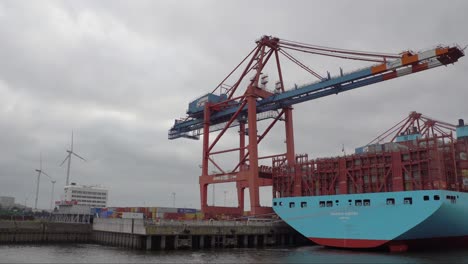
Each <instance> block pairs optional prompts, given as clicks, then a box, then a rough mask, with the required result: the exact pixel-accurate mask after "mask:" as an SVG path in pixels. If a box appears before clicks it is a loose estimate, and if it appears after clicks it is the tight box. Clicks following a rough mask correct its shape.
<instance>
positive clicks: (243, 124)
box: [0, 36, 468, 251]
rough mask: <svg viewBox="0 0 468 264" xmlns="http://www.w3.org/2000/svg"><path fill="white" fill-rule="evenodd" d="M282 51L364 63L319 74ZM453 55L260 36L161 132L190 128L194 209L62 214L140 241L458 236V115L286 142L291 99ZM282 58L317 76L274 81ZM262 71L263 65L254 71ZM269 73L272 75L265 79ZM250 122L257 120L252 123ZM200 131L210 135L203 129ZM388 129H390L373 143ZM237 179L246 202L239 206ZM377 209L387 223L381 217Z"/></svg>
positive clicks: (463, 140)
mask: <svg viewBox="0 0 468 264" xmlns="http://www.w3.org/2000/svg"><path fill="white" fill-rule="evenodd" d="M293 52H300V53H301V54H313V55H320V56H329V57H334V58H341V59H346V60H359V61H365V62H369V63H371V65H370V66H368V67H366V68H362V69H358V70H355V71H352V72H344V71H343V70H340V74H339V75H338V76H331V75H330V74H329V73H328V74H327V75H326V76H322V75H320V74H318V73H317V72H315V71H314V70H312V69H311V68H310V67H308V66H306V65H305V64H304V63H302V62H301V60H300V59H299V58H298V57H296V56H293V55H292V54H293ZM463 56H464V51H463V50H462V49H461V48H459V47H458V46H456V45H455V46H437V47H435V48H433V49H429V50H423V51H420V52H413V51H403V52H401V53H400V54H389V53H380V52H364V51H356V50H345V49H336V48H328V47H323V46H316V45H310V44H305V43H300V42H296V41H289V40H284V39H280V38H276V37H271V36H262V37H261V38H260V39H258V40H257V41H256V46H255V47H254V48H253V49H252V50H251V52H250V53H249V54H248V55H247V56H246V57H245V58H244V59H243V60H242V61H241V63H240V64H239V65H238V66H237V67H236V68H235V69H234V70H233V71H232V72H231V73H230V74H229V75H228V76H226V78H224V79H223V80H222V81H221V83H220V84H219V85H218V86H217V87H216V88H215V89H214V90H213V91H211V92H209V93H206V94H204V95H203V96H201V97H199V98H197V99H196V100H194V101H192V102H190V103H189V104H188V110H187V112H186V116H185V117H183V118H179V119H177V120H175V122H174V125H173V127H171V128H170V130H169V132H168V138H169V139H170V140H175V139H179V138H186V139H193V140H198V139H200V136H202V148H203V151H202V153H203V154H202V158H201V159H202V165H201V169H202V173H201V176H200V177H199V184H200V203H201V209H200V210H198V209H192V208H167V207H114V208H111V207H103V208H92V209H91V210H90V212H86V214H87V215H89V217H87V218H76V217H75V218H74V219H86V221H85V222H88V223H87V225H92V227H90V228H89V232H88V231H87V232H88V233H87V234H88V237H87V239H89V240H90V241H96V242H99V243H107V244H110V245H116V246H125V247H131V248H145V249H148V250H152V249H169V248H171V249H178V248H206V247H241V246H259V245H261V246H268V245H285V244H291V243H294V244H297V243H303V242H304V241H308V240H310V241H313V242H314V243H317V244H320V245H325V246H331V247H338V248H340V247H341V248H359V249H363V248H366V249H368V248H379V247H383V248H386V249H389V250H390V251H406V250H408V249H412V248H417V246H418V245H420V244H421V243H419V242H424V244H425V245H429V246H430V245H431V243H439V241H442V240H443V241H445V242H447V243H448V244H457V243H458V244H460V242H461V244H463V243H465V242H466V238H467V237H468V225H467V224H466V221H459V219H465V218H466V216H467V215H468V195H467V194H466V193H467V192H468V160H467V152H468V144H467V142H468V141H467V139H468V126H465V124H464V121H463V120H462V119H460V120H459V123H458V125H452V124H450V123H447V122H443V121H439V120H436V119H433V118H430V117H427V116H425V115H423V114H421V113H418V112H411V113H410V114H409V116H408V117H407V118H405V119H404V120H402V121H401V122H400V123H398V124H397V125H395V126H394V127H392V128H390V129H389V130H388V131H387V132H386V133H384V134H382V135H381V136H379V137H377V138H376V139H375V140H373V141H371V142H370V143H369V144H367V145H365V146H358V147H357V148H356V152H355V153H354V154H351V155H344V156H342V157H331V158H319V159H311V160H309V158H308V155H305V154H300V155H298V154H296V153H295V145H294V144H295V143H294V129H293V108H292V106H293V105H295V104H298V103H302V102H306V101H311V100H315V99H318V98H323V97H326V96H329V95H336V94H340V93H343V92H345V91H349V90H353V89H357V88H361V87H365V86H368V85H372V84H375V83H379V82H384V81H388V80H392V79H394V78H399V77H403V76H406V75H410V74H414V73H418V72H421V71H426V70H430V69H433V68H436V67H439V66H447V65H451V64H454V63H456V62H457V61H458V59H460V58H461V57H463ZM285 59H286V60H289V61H290V62H292V63H294V64H296V65H297V66H299V68H301V69H303V70H305V71H306V72H308V73H310V75H311V76H313V77H314V78H316V79H317V80H316V81H314V82H311V83H309V84H306V85H299V86H297V85H296V86H295V87H292V88H288V87H285V81H284V79H283V72H282V64H281V63H280V62H281V61H284V60H285ZM269 62H270V64H268V63H269ZM267 64H268V65H267ZM267 70H269V71H271V73H270V72H269V74H266V71H267ZM272 78H276V80H277V81H275V83H274V85H273V86H272V87H270V86H269V85H268V83H269V79H272ZM455 118H456V117H454V119H455ZM458 118H459V117H458ZM260 121H265V122H267V121H268V124H267V125H266V126H262V125H260V124H258V123H260ZM299 122H301V120H299ZM279 123H284V138H285V143H286V144H285V145H286V148H285V150H284V152H282V153H279V154H269V155H266V156H262V155H261V154H260V153H261V147H262V146H263V145H261V143H262V141H263V140H264V139H265V137H266V136H267V135H268V134H269V132H270V131H271V129H272V128H273V127H274V126H275V125H277V124H279ZM262 129H263V131H261V130H262ZM230 130H235V131H236V132H235V133H234V134H236V137H237V139H238V141H237V142H235V144H236V145H235V146H233V147H231V148H225V146H226V145H229V144H232V137H228V134H229V133H228V131H230ZM214 132H216V133H214ZM212 133H213V134H214V138H210V135H211V134H212ZM231 135H232V133H231ZM237 135H238V136H237ZM389 135H390V136H389ZM388 137H391V139H390V140H389V141H388V142H383V140H385V139H388ZM223 143H229V144H223ZM227 154H229V155H235V156H236V157H237V158H236V159H235V160H232V159H230V160H229V161H230V162H231V163H232V164H230V165H227V166H226V164H225V163H224V162H220V160H223V159H227V158H225V157H223V155H227ZM265 163H266V164H270V165H264V164H265ZM221 183H223V184H225V183H232V184H235V186H236V190H237V200H238V203H237V204H238V206H237V207H226V206H214V205H211V206H210V205H208V186H209V185H216V184H221ZM267 186H268V187H271V188H272V196H273V207H265V206H262V205H261V204H260V188H261V187H267ZM246 189H248V192H249V199H250V201H248V204H249V209H248V211H247V210H246V208H244V204H245V201H244V196H245V191H246ZM400 200H401V201H400ZM420 200H421V201H420ZM424 201H426V202H424ZM409 205H412V207H411V206H409ZM389 218H390V219H393V220H392V221H393V223H394V224H392V225H384V224H382V223H385V220H386V219H389ZM59 219H61V220H62V221H63V219H65V218H63V216H62V218H56V219H55V222H56V224H59V223H57V222H60V220H59ZM457 219H458V220H457ZM53 224H54V223H47V224H45V223H44V224H42V226H41V227H37V228H38V229H37V230H40V229H41V228H42V234H43V235H42V237H41V238H40V239H42V240H44V236H45V237H47V235H46V234H47V230H49V228H48V226H49V225H53ZM443 226H446V228H445V229H443V228H442V227H443ZM447 226H448V227H447ZM33 229H34V228H32V229H31V230H33ZM65 229H66V228H65ZM65 229H61V230H62V231H63V232H62V233H61V234H62V237H61V239H64V240H66V238H65V237H70V236H67V235H64V234H68V233H67V232H69V230H65ZM14 230H17V231H18V230H23V229H22V227H21V225H18V223H15V225H13V226H9V227H6V228H5V227H1V226H0V241H3V242H11V241H12V240H14V241H17V242H19V241H28V239H29V240H30V239H31V238H30V237H28V238H24V239H23V240H22V239H21V238H18V236H15V235H13V234H14V232H15V231H14ZM34 230H35V229H34ZM50 230H53V228H51V229H50ZM428 230H439V231H434V232H427V231H428ZM38 232H39V231H38ZM70 232H71V233H73V232H72V231H70ZM80 232H81V231H80ZM59 236H60V235H59ZM38 237H39V235H38ZM72 237H74V239H76V236H72ZM46 240H47V239H46ZM433 241H435V242H433ZM452 242H453V243H452Z"/></svg>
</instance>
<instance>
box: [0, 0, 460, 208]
mask: <svg viewBox="0 0 468 264" xmlns="http://www.w3.org/2000/svg"><path fill="white" fill-rule="evenodd" d="M466 11H468V2H467V1H463V0H460V1H450V3H447V4H445V5H441V4H440V3H438V2H437V1H385V2H384V1H320V2H319V1H292V2H291V1H256V2H253V1H229V2H228V1H144V0H139V1H110V0H109V1H16V0H11V1H8V0H0V131H1V133H0V196H13V197H15V198H16V199H17V202H18V203H24V202H25V201H26V203H27V205H28V206H33V205H34V199H35V184H36V172H35V171H34V170H35V169H36V168H38V167H39V155H40V153H42V159H43V164H42V166H43V170H44V171H46V172H47V173H48V174H49V175H51V176H52V177H53V178H55V179H56V180H57V184H56V191H55V197H54V199H60V193H62V192H63V186H64V184H65V178H66V167H65V166H63V167H60V166H59V165H60V163H61V162H62V160H63V159H64V158H65V155H66V149H67V148H68V147H69V144H70V137H71V133H72V131H73V132H74V135H75V138H74V139H75V145H74V150H75V151H76V153H78V154H79V155H81V156H83V157H85V158H86V159H87V162H83V161H81V160H79V159H73V160H72V169H71V181H73V182H77V183H80V184H87V185H94V184H102V185H104V186H105V187H107V188H108V189H109V192H110V201H109V205H110V206H171V205H172V202H173V200H172V195H171V193H172V192H175V193H176V206H177V207H183V206H187V207H199V206H200V202H199V186H198V176H199V175H200V173H201V170H200V168H199V164H201V140H200V141H193V140H188V139H178V140H173V141H170V140H168V139H167V132H168V129H169V128H170V127H171V126H172V125H173V123H174V119H176V118H180V117H184V116H185V112H186V110H187V106H188V103H189V102H190V101H191V100H193V99H194V98H196V97H198V96H200V95H203V94H205V93H207V92H210V91H211V90H213V89H214V88H215V87H216V85H217V84H218V83H219V82H220V81H221V80H222V79H223V78H224V77H225V76H226V75H227V74H228V73H229V72H230V71H231V70H232V69H233V68H234V67H235V66H236V65H237V64H238V63H239V62H240V61H241V60H242V59H243V58H244V57H245V56H246V55H247V54H248V52H250V50H251V49H252V48H253V47H254V45H255V40H257V39H258V38H259V37H261V36H262V35H272V36H277V37H279V38H283V39H287V40H294V41H299V42H304V43H310V44H316V45H323V46H331V47H338V48H347V49H357V50H366V51H379V52H389V53H400V52H401V51H404V50H408V49H410V50H413V51H419V50H424V49H429V48H433V47H435V46H436V45H438V44H445V45H452V44H455V43H456V44H459V45H461V46H462V47H464V46H466V45H467V44H468V35H467V34H466V25H467V24H468V17H467V16H466ZM464 32H465V33H464ZM304 62H305V63H306V64H307V65H308V66H310V67H311V68H313V69H314V70H316V71H317V72H319V73H321V74H322V75H325V74H326V72H327V71H329V72H330V73H331V74H332V75H334V74H338V73H339V67H343V69H344V71H345V72H346V71H352V70H354V69H356V68H359V67H362V66H363V65H362V64H360V63H356V62H347V61H337V60H332V59H330V58H321V57H311V56H308V57H307V58H304ZM467 73H468V62H467V59H466V58H462V59H461V60H460V62H458V63H456V64H455V65H450V66H448V67H439V68H436V69H432V70H429V71H427V72H421V73H417V74H414V75H410V76H406V77H403V78H400V79H395V80H391V81H388V82H384V83H379V84H374V85H371V86H366V87H363V88H360V89H357V90H353V91H350V92H346V93H343V94H339V95H334V96H329V97H325V98H321V99H319V100H314V101H309V102H305V103H301V104H299V105H296V106H294V125H295V141H296V152H297V153H308V154H309V156H310V157H325V156H330V155H339V154H341V148H342V145H344V146H345V150H346V152H348V153H351V152H352V151H353V150H354V148H355V147H359V146H361V145H364V144H366V143H368V142H369V141H370V140H372V139H373V138H374V137H376V136H377V135H379V134H380V133H382V132H383V131H385V130H386V129H387V128H390V127H391V126H393V125H394V124H395V123H396V122H398V121H400V120H401V119H403V118H404V117H405V116H407V115H408V113H409V112H410V111H418V112H421V113H423V114H426V115H428V116H430V117H434V118H436V119H440V120H445V121H447V122H450V123H456V122H457V120H458V118H465V119H468V105H467V104H466V100H467V99H466V98H468V89H467V87H466V83H467V82H468V76H467ZM313 78H314V77H313V76H311V75H304V74H303V70H301V69H299V68H297V67H295V68H293V67H292V66H291V65H287V64H286V63H285V79H286V83H287V85H288V86H289V87H291V86H293V85H294V84H298V85H300V84H303V83H307V82H311V81H314V79H313ZM272 81H274V79H272ZM275 129H276V128H275ZM282 129H283V128H282V126H279V127H278V128H277V129H276V130H274V131H273V132H272V133H271V135H270V136H269V137H270V138H269V139H268V141H267V142H266V143H265V145H264V150H263V151H264V153H267V154H270V153H271V154H273V153H281V152H284V143H283V141H284V135H283V133H282V131H283V130H282ZM218 161H219V162H220V163H222V162H223V161H222V160H218ZM224 191H227V192H226V194H224ZM210 193H211V189H210ZM215 193H216V194H215V197H216V199H215V200H216V201H215V203H216V204H217V205H223V204H224V202H225V201H226V205H234V204H236V202H235V200H236V198H235V196H234V189H233V188H232V186H231V185H222V186H220V187H217V188H215ZM50 194H51V183H50V181H49V180H48V179H47V178H43V179H42V181H41V187H40V196H39V206H38V207H39V208H48V207H49V202H50ZM224 195H225V197H226V200H224ZM270 199H271V194H269V190H268V189H265V190H262V204H264V205H271V202H270ZM209 203H210V204H211V203H212V197H211V195H210V197H209Z"/></svg>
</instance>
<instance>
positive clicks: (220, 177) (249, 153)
mask: <svg viewBox="0 0 468 264" xmlns="http://www.w3.org/2000/svg"><path fill="white" fill-rule="evenodd" d="M256 44H257V45H256V47H255V48H254V49H253V50H252V51H251V52H250V53H249V54H248V55H247V57H245V58H244V59H243V60H242V62H241V63H240V64H239V65H238V66H237V67H236V68H235V69H234V70H233V71H232V72H231V73H230V74H229V75H228V76H227V77H226V78H225V79H224V80H223V81H222V82H221V83H220V84H219V85H218V86H217V87H216V88H215V89H214V90H213V91H212V92H211V93H208V94H206V95H204V96H202V97H200V98H198V99H196V100H194V101H192V102H191V103H189V108H188V110H187V116H186V117H185V118H182V119H178V120H176V121H175V124H174V126H173V127H172V128H171V129H170V130H169V132H168V138H169V139H177V138H190V139H199V136H200V135H203V158H202V175H201V176H200V178H199V182H200V195H201V209H202V211H203V212H204V213H205V214H230V215H242V214H243V212H244V191H245V189H246V188H248V189H249V194H250V214H251V215H260V214H265V213H270V212H272V210H271V208H270V207H262V206H261V205H260V196H259V188H260V187H261V186H271V185H272V173H271V168H269V167H266V166H260V165H259V160H260V159H265V158H277V157H284V163H286V164H288V165H293V164H294V163H295V150H294V131H293V115H292V105H294V104H298V103H301V102H305V101H310V100H314V99H317V98H321V97H324V96H328V95H333V94H338V93H342V92H345V91H349V90H352V89H356V88H359V87H363V86H366V85H370V84H374V83H378V82H382V81H387V80H390V79H393V78H398V77H401V76H405V75H409V74H412V73H416V72H420V71H424V70H428V69H432V68H435V67H438V66H442V65H448V64H452V63H454V62H456V61H457V60H458V59H459V58H460V57H462V56H464V52H463V50H462V49H460V48H459V47H458V46H438V47H436V48H434V49H430V50H426V51H422V52H419V53H414V52H411V51H405V52H403V53H401V54H387V53H376V52H362V51H353V50H345V49H335V48H328V47H323V46H317V45H309V44H304V43H299V42H294V41H288V40H283V39H279V38H276V37H271V36H263V37H261V38H260V39H259V40H257V41H256ZM288 51H289V52H288ZM291 51H293V52H303V53H309V54H314V55H322V56H329V57H335V58H341V59H348V60H361V61H368V62H373V63H376V64H374V65H372V66H369V67H367V68H364V69H360V70H357V71H354V72H350V73H343V71H342V70H341V71H340V75H339V76H336V77H331V76H330V74H327V76H321V75H320V74H318V73H317V72H316V71H314V70H312V69H311V68H309V67H308V66H306V65H305V64H304V63H303V62H301V61H299V60H298V59H297V58H295V57H293V56H292V55H291V53H290V52H291ZM280 56H284V57H285V58H286V59H288V60H290V61H292V62H293V63H295V64H297V65H298V66H299V67H301V68H302V69H304V70H305V71H307V72H308V73H310V74H311V75H313V76H314V77H315V78H317V79H318V80H317V81H316V82H313V83H310V84H307V85H303V86H300V87H297V86H296V87H294V88H292V89H285V81H284V79H283V74H282V64H281V63H280ZM272 61H273V63H275V64H276V67H274V68H276V69H275V71H277V76H278V81H277V82H276V83H275V89H274V90H273V91H271V90H268V89H267V88H266V81H265V77H266V75H264V74H263V72H262V71H263V70H264V69H265V66H266V65H267V63H269V62H272ZM243 65H245V66H244V67H243V68H241V66H243ZM239 69H243V70H242V71H240V75H239V77H238V78H237V79H235V82H234V84H233V85H231V86H229V85H227V83H226V80H228V79H229V78H232V76H233V74H234V73H235V72H237V71H238V70H239ZM244 85H245V86H246V87H245V89H242V88H243V86H244ZM266 119H271V120H272V121H271V122H270V123H269V124H268V126H267V127H266V129H265V130H264V131H263V132H262V133H260V134H259V131H258V126H257V122H259V121H262V120H266ZM278 121H284V124H285V136H286V141H285V143H286V150H285V153H280V154H277V155H269V156H264V157H260V156H259V151H258V150H259V144H260V143H261V142H262V140H263V139H264V138H265V136H266V135H267V134H268V133H269V132H270V130H271V129H272V127H273V126H275V124H277V122H278ZM233 127H239V145H238V147H235V148H231V149H224V150H217V151H215V150H214V147H215V146H216V145H217V144H219V142H220V140H221V139H222V138H223V137H224V136H225V135H226V131H228V130H229V129H230V128H233ZM215 131H218V134H217V136H216V138H214V140H212V141H210V136H209V135H210V133H211V132H215ZM246 138H247V139H248V141H247V142H246ZM230 152H231V153H232V152H238V154H239V155H238V157H239V160H238V162H236V163H237V164H236V165H235V166H234V167H233V168H229V169H226V168H222V167H221V166H220V165H219V164H218V163H217V162H215V160H214V156H215V155H221V154H225V153H230ZM210 164H211V166H214V167H215V168H216V169H217V172H212V173H210V172H209V166H210ZM297 177H300V175H299V174H297ZM227 182H235V183H236V187H237V196H238V197H237V198H238V206H237V207H217V206H215V205H214V204H213V206H209V205H208V204H207V195H208V194H207V190H208V189H207V188H208V185H210V184H217V183H227ZM294 192H295V193H297V194H300V192H301V189H300V186H295V187H294Z"/></svg>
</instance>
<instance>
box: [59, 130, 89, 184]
mask: <svg viewBox="0 0 468 264" xmlns="http://www.w3.org/2000/svg"><path fill="white" fill-rule="evenodd" d="M67 153H68V154H67V156H66V157H65V159H64V160H63V161H62V164H60V166H62V165H63V164H64V163H65V161H66V160H67V159H68V166H67V181H66V183H65V186H68V181H69V180H70V164H71V156H72V154H73V155H75V156H76V157H78V158H80V159H82V160H83V161H86V160H85V159H84V158H82V157H81V156H79V155H78V154H76V153H75V152H73V132H72V137H71V146H70V150H67Z"/></svg>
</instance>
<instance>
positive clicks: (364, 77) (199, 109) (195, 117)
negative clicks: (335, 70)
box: [168, 41, 464, 139]
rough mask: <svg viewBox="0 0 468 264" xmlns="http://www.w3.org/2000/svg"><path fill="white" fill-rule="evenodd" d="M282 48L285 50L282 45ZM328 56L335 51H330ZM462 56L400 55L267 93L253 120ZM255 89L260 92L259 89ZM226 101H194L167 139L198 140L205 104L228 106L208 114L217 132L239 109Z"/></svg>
mask: <svg viewBox="0 0 468 264" xmlns="http://www.w3.org/2000/svg"><path fill="white" fill-rule="evenodd" d="M279 43H280V44H279V45H278V47H273V48H275V49H278V50H280V49H281V48H283V46H281V43H283V42H281V41H279ZM284 43H286V42H284ZM284 47H286V45H285V46H284ZM320 49H322V50H324V49H323V48H316V50H315V52H316V53H315V54H320V53H317V52H325V51H320ZM317 50H318V51H317ZM332 52H336V51H334V50H332ZM311 53H312V52H311ZM342 53H346V54H352V55H355V54H358V53H357V52H354V53H351V52H342ZM334 54H335V53H334ZM322 55H323V54H322ZM358 55H359V54H358ZM332 56H335V55H332ZM462 56H464V52H463V50H462V49H460V48H459V47H458V46H453V47H437V48H435V49H431V50H427V51H423V52H419V53H416V54H413V53H412V52H404V53H402V54H401V55H399V56H398V57H392V58H391V59H388V58H385V59H384V60H383V62H382V63H379V64H377V65H374V66H371V67H368V68H365V69H361V70H357V71H354V72H351V73H347V74H343V73H341V74H340V75H339V76H336V77H330V76H328V77H324V78H320V79H319V80H318V81H317V82H314V83H311V84H307V85H303V86H300V87H295V88H292V89H290V90H285V91H283V90H279V89H277V90H275V92H268V93H267V96H265V97H259V98H258V99H257V103H256V104H257V120H263V119H267V118H274V117H275V116H276V115H277V111H276V110H279V109H282V108H285V107H290V106H292V105H294V104H298V103H301V102H305V101H310V100H314V99H317V98H321V97H325V96H328V95H333V94H338V93H342V92H345V91H349V90H352V89H356V88H359V87H363V86H366V85H370V84H374V83H378V82H383V81H386V80H390V79H393V78H398V77H402V76H405V75H408V74H412V73H416V72H420V71H424V70H428V69H432V68H435V67H438V66H442V65H447V64H451V63H454V62H456V61H457V60H458V59H459V58H460V57H462ZM347 58H349V57H347ZM376 61H377V60H376ZM257 88H258V89H262V88H259V87H257ZM230 98H231V97H230V96H229V95H228V94H221V95H215V94H214V93H208V94H206V95H204V96H202V97H200V98H198V99H196V100H194V101H193V102H191V103H190V104H189V109H188V111H187V117H186V118H183V119H179V120H176V121H175V124H174V126H173V127H172V128H171V129H170V130H169V133H168V138H169V139H176V138H180V137H186V138H191V139H198V138H199V135H201V134H203V133H204V132H203V131H202V130H203V129H202V128H203V124H204V116H203V111H204V107H205V104H206V103H208V104H210V105H216V104H222V103H223V102H228V103H227V104H225V105H223V107H221V108H220V109H219V111H215V112H212V113H211V115H210V120H209V123H210V125H211V127H210V132H213V131H216V130H220V128H222V126H223V124H226V123H227V122H228V121H229V120H230V119H231V118H232V117H233V116H234V115H235V113H236V112H238V111H239V107H240V106H241V104H240V103H239V102H238V101H236V100H235V99H230ZM246 115H247V106H244V107H243V109H241V110H240V114H239V115H238V117H237V120H235V121H234V122H232V123H231V124H230V126H231V127H233V126H236V125H238V124H239V121H241V119H245V118H246ZM216 125H219V126H216Z"/></svg>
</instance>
